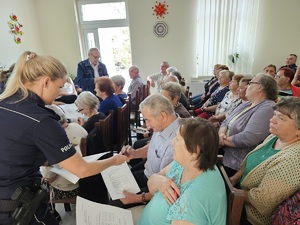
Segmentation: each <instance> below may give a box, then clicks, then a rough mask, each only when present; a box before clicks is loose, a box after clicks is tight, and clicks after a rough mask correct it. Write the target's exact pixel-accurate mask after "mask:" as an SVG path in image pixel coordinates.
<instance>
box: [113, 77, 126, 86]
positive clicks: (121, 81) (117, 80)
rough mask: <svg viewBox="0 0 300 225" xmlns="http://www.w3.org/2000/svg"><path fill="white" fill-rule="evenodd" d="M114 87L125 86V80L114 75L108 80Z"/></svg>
mask: <svg viewBox="0 0 300 225" xmlns="http://www.w3.org/2000/svg"><path fill="white" fill-rule="evenodd" d="M110 79H111V80H112V81H113V82H114V84H115V85H116V86H121V87H122V88H123V87H124V86H125V78H124V77H123V76H122V75H115V76H112V77H111V78H110Z"/></svg>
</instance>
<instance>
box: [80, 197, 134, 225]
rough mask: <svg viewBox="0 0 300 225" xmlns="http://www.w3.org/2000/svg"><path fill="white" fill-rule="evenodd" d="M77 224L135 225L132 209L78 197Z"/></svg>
mask: <svg viewBox="0 0 300 225" xmlns="http://www.w3.org/2000/svg"><path fill="white" fill-rule="evenodd" d="M76 224H77V225H100V224H101V225H133V219H132V214H131V211H130V210H126V209H122V208H119V207H115V206H110V205H104V204H100V203H96V202H92V201H89V200H87V199H84V198H81V197H79V196H78V197H77V200H76Z"/></svg>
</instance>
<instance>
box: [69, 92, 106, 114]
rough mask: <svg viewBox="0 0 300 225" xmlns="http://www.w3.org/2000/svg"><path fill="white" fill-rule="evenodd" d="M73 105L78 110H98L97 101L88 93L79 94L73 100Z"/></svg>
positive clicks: (98, 103)
mask: <svg viewBox="0 0 300 225" xmlns="http://www.w3.org/2000/svg"><path fill="white" fill-rule="evenodd" d="M75 105H76V106H77V107H78V108H85V109H89V110H92V109H97V110H98V108H99V105H100V102H99V99H98V98H97V97H96V96H95V95H94V94H93V93H92V92H90V91H83V92H81V93H80V94H79V95H78V97H77V99H76V100H75Z"/></svg>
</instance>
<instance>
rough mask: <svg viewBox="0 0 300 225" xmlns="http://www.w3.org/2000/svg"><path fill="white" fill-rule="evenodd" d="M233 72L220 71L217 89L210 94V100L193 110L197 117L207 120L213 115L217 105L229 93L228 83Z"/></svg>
mask: <svg viewBox="0 0 300 225" xmlns="http://www.w3.org/2000/svg"><path fill="white" fill-rule="evenodd" d="M233 75H234V72H232V71H229V70H222V71H220V73H219V78H218V82H219V84H220V85H219V87H218V88H217V89H216V90H215V91H214V92H213V93H212V94H211V96H210V98H209V99H208V100H207V101H206V102H205V103H204V104H203V105H202V107H201V108H198V109H196V110H195V114H196V115H197V116H198V117H202V118H204V119H208V118H209V117H211V116H213V115H214V114H215V111H216V109H217V107H218V104H219V103H220V102H221V101H222V100H223V98H224V96H225V94H226V93H227V92H228V91H229V83H230V81H231V79H232V77H233Z"/></svg>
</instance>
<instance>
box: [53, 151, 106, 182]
mask: <svg viewBox="0 0 300 225" xmlns="http://www.w3.org/2000/svg"><path fill="white" fill-rule="evenodd" d="M107 153H109V152H103V153H99V154H95V155H89V156H85V157H83V159H84V160H85V161H86V162H94V161H97V160H98V159H99V158H100V157H102V156H103V155H105V154H107ZM50 171H51V172H53V173H56V174H58V175H60V176H62V177H63V178H65V179H67V180H68V181H70V182H72V183H73V184H76V183H77V182H78V180H79V179H80V178H79V177H77V176H76V175H74V174H73V173H71V172H69V171H68V170H65V169H64V168H57V167H52V168H51V169H50Z"/></svg>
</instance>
